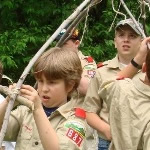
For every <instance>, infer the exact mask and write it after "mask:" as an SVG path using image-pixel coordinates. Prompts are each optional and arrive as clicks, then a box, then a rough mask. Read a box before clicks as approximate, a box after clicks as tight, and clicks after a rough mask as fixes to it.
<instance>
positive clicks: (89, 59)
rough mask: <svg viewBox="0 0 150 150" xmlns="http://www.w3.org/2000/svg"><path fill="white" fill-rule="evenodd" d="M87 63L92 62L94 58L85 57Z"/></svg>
mask: <svg viewBox="0 0 150 150" xmlns="http://www.w3.org/2000/svg"><path fill="white" fill-rule="evenodd" d="M85 59H86V60H87V61H88V62H89V63H92V62H93V61H94V60H93V58H92V57H91V56H88V57H86V58H85Z"/></svg>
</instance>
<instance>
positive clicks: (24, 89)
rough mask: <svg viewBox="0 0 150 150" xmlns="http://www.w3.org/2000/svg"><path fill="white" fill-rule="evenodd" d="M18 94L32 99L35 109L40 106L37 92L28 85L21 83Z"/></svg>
mask: <svg viewBox="0 0 150 150" xmlns="http://www.w3.org/2000/svg"><path fill="white" fill-rule="evenodd" d="M20 95H21V96H23V97H25V98H27V99H28V100H30V101H32V102H33V103H34V107H35V109H39V108H41V107H42V105H41V100H40V97H39V95H38V92H37V91H36V90H35V89H34V88H33V87H31V86H30V85H22V86H21V89H20Z"/></svg>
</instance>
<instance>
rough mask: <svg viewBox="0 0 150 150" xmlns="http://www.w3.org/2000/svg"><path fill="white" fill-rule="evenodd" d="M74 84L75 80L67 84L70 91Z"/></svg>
mask: <svg viewBox="0 0 150 150" xmlns="http://www.w3.org/2000/svg"><path fill="white" fill-rule="evenodd" d="M74 86H75V82H74V81H70V82H69V84H68V85H67V91H68V93H69V92H71V91H72V90H73V88H74Z"/></svg>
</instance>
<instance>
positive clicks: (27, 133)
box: [18, 125, 32, 140]
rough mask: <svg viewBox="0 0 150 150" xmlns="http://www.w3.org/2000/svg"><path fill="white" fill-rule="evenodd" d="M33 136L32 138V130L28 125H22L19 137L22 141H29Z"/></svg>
mask: <svg viewBox="0 0 150 150" xmlns="http://www.w3.org/2000/svg"><path fill="white" fill-rule="evenodd" d="M31 136H32V128H31V127H29V126H28V125H22V128H21V129H20V132H19V136H18V137H19V138H20V139H22V140H29V139H31Z"/></svg>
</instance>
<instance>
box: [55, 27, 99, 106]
mask: <svg viewBox="0 0 150 150" xmlns="http://www.w3.org/2000/svg"><path fill="white" fill-rule="evenodd" d="M65 32H66V29H63V30H62V31H61V33H60V34H59V36H58V37H57V40H59V39H60V38H61V36H62V35H63V34H64V33H65ZM79 46H80V33H79V30H78V29H75V31H74V32H73V33H72V35H71V36H70V38H69V39H68V40H67V41H66V42H65V43H64V44H63V45H62V47H63V48H65V49H66V48H69V49H70V50H72V51H75V52H76V53H77V54H78V56H79V58H80V61H81V65H82V68H83V73H82V78H81V81H80V84H79V87H78V94H79V95H78V99H79V100H78V102H79V106H81V105H82V103H83V99H84V97H85V95H86V92H87V88H88V85H89V82H90V79H91V78H93V77H94V75H95V72H96V69H97V65H96V63H95V61H94V59H93V58H92V57H91V56H84V55H83V53H82V52H81V51H80V50H79ZM77 105H78V104H77Z"/></svg>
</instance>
